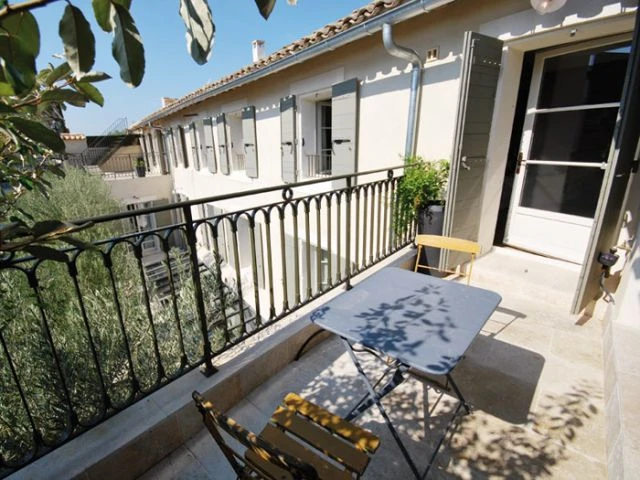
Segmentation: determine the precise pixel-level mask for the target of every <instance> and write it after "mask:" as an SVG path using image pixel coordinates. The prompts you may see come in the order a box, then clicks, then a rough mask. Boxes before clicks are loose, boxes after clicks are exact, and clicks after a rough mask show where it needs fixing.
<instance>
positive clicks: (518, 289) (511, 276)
mask: <svg viewBox="0 0 640 480" xmlns="http://www.w3.org/2000/svg"><path fill="white" fill-rule="evenodd" d="M579 276H580V265H576V264H573V263H569V262H564V261H561V260H557V259H552V258H547V257H543V256H540V255H534V254H532V253H528V252H523V251H520V250H516V249H512V248H506V247H493V249H492V250H491V252H489V253H488V254H486V255H484V256H483V257H481V258H479V259H478V260H477V261H476V262H475V264H474V266H473V274H472V280H471V283H472V284H473V285H475V286H478V287H484V288H489V289H491V290H494V291H496V292H498V293H500V294H501V295H502V296H503V297H507V296H509V297H512V296H518V297H524V298H527V299H530V300H535V301H540V302H544V303H551V304H554V305H558V306H562V307H566V308H567V309H569V308H570V307H571V302H572V301H573V297H574V294H575V291H576V288H577V285H578V278H579Z"/></svg>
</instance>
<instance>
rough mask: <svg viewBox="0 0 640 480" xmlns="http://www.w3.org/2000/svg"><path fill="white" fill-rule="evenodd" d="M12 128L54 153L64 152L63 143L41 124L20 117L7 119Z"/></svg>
mask: <svg viewBox="0 0 640 480" xmlns="http://www.w3.org/2000/svg"><path fill="white" fill-rule="evenodd" d="M7 120H9V121H10V122H11V123H13V126H14V127H15V128H16V129H17V130H18V131H19V132H20V133H22V134H23V135H25V136H26V137H28V138H30V139H31V140H33V141H34V142H37V143H41V144H43V145H45V146H46V147H47V148H49V149H51V150H53V151H54V152H64V148H65V147H64V142H63V141H62V139H61V138H60V137H59V136H58V134H57V133H56V132H54V131H53V130H51V129H49V128H47V127H45V126H44V125H42V124H41V123H38V122H34V121H33V120H27V119H26V118H22V117H7Z"/></svg>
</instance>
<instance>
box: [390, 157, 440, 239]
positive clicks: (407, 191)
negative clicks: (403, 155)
mask: <svg viewBox="0 0 640 480" xmlns="http://www.w3.org/2000/svg"><path fill="white" fill-rule="evenodd" d="M405 163H406V167H405V169H404V176H403V177H402V178H401V179H400V181H399V183H398V188H397V189H396V194H395V212H394V221H393V225H394V230H395V232H396V234H398V235H401V234H403V233H404V232H406V231H407V229H409V228H411V225H413V222H414V221H415V220H416V218H417V213H418V211H419V210H421V209H424V208H427V207H428V206H429V205H434V204H442V203H444V201H445V199H446V188H447V182H448V180H449V160H446V159H441V160H433V161H427V160H424V159H423V158H422V157H412V158H408V159H406V161H405Z"/></svg>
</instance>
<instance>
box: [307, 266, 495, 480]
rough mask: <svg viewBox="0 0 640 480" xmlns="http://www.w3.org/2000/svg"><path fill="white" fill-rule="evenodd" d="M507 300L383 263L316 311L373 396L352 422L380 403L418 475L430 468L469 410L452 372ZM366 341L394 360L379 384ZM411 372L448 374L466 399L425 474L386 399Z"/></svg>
mask: <svg viewBox="0 0 640 480" xmlns="http://www.w3.org/2000/svg"><path fill="white" fill-rule="evenodd" d="M500 300H501V297H500V295H498V294H497V293H494V292H491V291H489V290H484V289H481V288H476V287H470V286H467V285H463V284H460V283H456V282H452V281H446V280H442V279H439V278H436V277H432V276H429V275H423V274H419V273H414V272H411V271H408V270H402V269H399V268H383V269H381V270H379V271H378V272H376V273H374V274H373V275H371V276H370V277H368V278H366V279H365V280H363V281H362V282H360V283H358V284H357V285H355V286H354V287H353V288H352V289H351V290H349V291H346V292H344V293H341V294H340V295H338V296H337V297H335V298H334V299H332V300H330V301H329V302H327V303H326V304H324V305H323V306H322V307H320V308H318V309H317V310H315V311H314V312H312V313H311V321H312V322H314V323H316V324H317V325H318V326H320V327H321V328H323V329H325V330H328V331H330V332H332V333H335V334H336V335H338V336H339V337H340V338H341V339H342V340H343V341H344V343H345V345H346V347H347V351H348V352H349V354H350V355H351V359H352V360H353V362H354V364H355V366H356V368H357V370H358V372H359V374H360V376H361V377H362V379H363V380H364V383H365V385H366V387H367V391H368V393H367V395H366V396H365V397H364V398H363V399H361V400H360V401H359V402H358V403H357V404H356V405H355V406H354V408H353V409H352V411H351V413H350V414H349V415H347V417H346V418H347V419H348V420H352V419H353V418H356V417H358V416H359V415H361V414H362V413H364V412H365V411H366V410H367V409H368V408H369V407H371V406H372V405H373V404H375V405H376V406H377V407H378V409H379V410H380V413H381V414H382V417H383V418H384V421H385V422H386V424H387V426H388V427H389V430H390V431H391V434H392V435H393V437H394V439H395V440H396V443H397V444H398V447H399V448H400V450H401V451H402V454H403V456H404V457H405V459H406V460H407V463H408V464H409V466H410V467H411V469H412V471H413V473H414V475H415V476H416V478H418V479H421V478H424V477H426V475H427V474H428V473H429V469H430V468H431V465H432V464H433V461H434V460H435V457H436V454H437V453H438V450H439V449H440V446H441V445H442V442H443V441H444V439H445V437H446V435H447V433H448V430H449V428H450V426H451V424H452V422H453V420H454V419H455V417H456V416H457V414H458V412H459V411H460V409H461V408H464V409H465V410H466V412H467V413H468V412H469V406H468V405H467V403H466V401H465V400H464V397H463V396H462V393H461V392H460V389H459V388H458V386H457V385H456V383H455V382H454V380H453V378H452V377H451V371H452V370H453V369H454V368H455V366H456V365H457V364H458V362H459V361H460V359H461V358H462V356H463V355H464V353H465V352H466V350H467V349H468V348H469V345H471V342H472V341H473V339H474V338H475V337H476V335H478V333H479V332H480V330H481V329H482V327H483V326H484V324H485V323H486V321H487V320H488V319H489V317H490V316H491V314H492V313H493V311H494V310H495V309H496V307H497V306H498V304H499V303H500ZM358 345H361V346H362V347H364V349H365V350H367V351H369V352H370V353H374V354H375V355H377V356H379V358H384V359H385V360H386V362H385V363H386V365H387V366H386V369H385V370H384V371H383V373H382V375H381V377H380V378H379V379H378V380H377V381H375V382H373V383H372V380H371V379H369V378H368V376H367V375H366V374H365V372H364V370H363V369H362V366H361V364H360V362H359V361H358V358H357V357H356V355H355V354H354V351H360V348H359V347H358ZM409 370H412V371H415V372H416V373H417V374H418V375H420V374H425V375H429V374H431V375H444V376H446V378H447V381H448V382H449V384H450V385H451V387H452V390H453V392H454V393H455V395H456V396H457V397H458V405H457V407H456V409H455V411H454V413H453V415H452V417H451V419H450V421H449V424H448V426H447V428H446V429H445V432H444V434H443V435H442V437H441V438H440V439H439V441H438V443H437V445H436V446H435V449H434V451H433V452H432V454H431V458H430V459H429V463H428V465H427V467H426V470H425V472H424V473H423V474H422V475H420V473H419V472H418V469H417V467H416V465H415V463H414V462H413V460H412V459H411V456H410V455H409V452H408V451H407V449H406V448H405V446H404V445H403V443H402V441H401V440H400V437H399V436H398V433H397V432H396V430H395V428H394V426H393V425H392V423H391V420H390V419H389V417H388V415H387V413H386V411H385V409H384V408H383V406H382V404H381V403H380V400H381V399H382V398H383V397H384V396H385V395H387V394H389V393H390V392H391V391H393V389H394V388H395V387H397V386H398V385H399V384H400V383H402V382H403V381H404V380H405V379H406V378H407V376H408V372H409ZM383 380H384V382H383ZM425 422H427V419H426V418H425Z"/></svg>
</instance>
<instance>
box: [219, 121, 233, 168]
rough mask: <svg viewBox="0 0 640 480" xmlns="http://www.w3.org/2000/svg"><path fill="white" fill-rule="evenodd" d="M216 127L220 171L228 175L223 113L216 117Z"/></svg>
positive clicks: (225, 128)
mask: <svg viewBox="0 0 640 480" xmlns="http://www.w3.org/2000/svg"><path fill="white" fill-rule="evenodd" d="M216 128H217V129H218V152H220V171H221V172H222V173H223V174H224V175H229V171H230V168H229V152H228V146H227V120H226V117H225V115H224V113H221V114H220V115H218V116H217V117H216Z"/></svg>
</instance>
